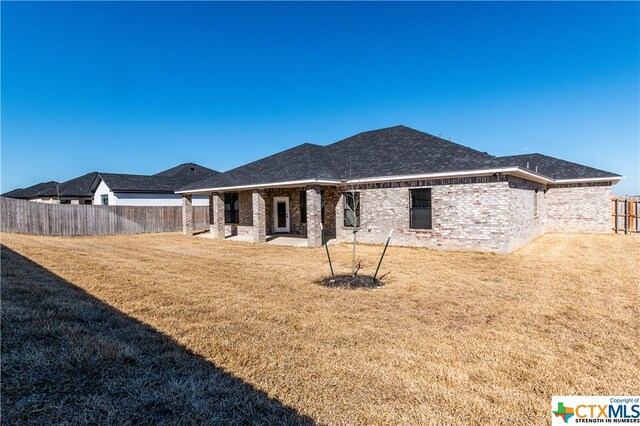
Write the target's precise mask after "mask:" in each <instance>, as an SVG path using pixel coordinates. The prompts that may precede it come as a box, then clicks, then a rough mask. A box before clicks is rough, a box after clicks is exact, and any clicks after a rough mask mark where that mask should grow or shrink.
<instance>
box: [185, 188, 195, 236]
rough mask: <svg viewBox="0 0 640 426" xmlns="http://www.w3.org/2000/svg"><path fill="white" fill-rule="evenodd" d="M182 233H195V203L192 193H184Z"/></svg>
mask: <svg viewBox="0 0 640 426" xmlns="http://www.w3.org/2000/svg"><path fill="white" fill-rule="evenodd" d="M182 233H183V234H184V235H193V203H192V202H191V194H182Z"/></svg>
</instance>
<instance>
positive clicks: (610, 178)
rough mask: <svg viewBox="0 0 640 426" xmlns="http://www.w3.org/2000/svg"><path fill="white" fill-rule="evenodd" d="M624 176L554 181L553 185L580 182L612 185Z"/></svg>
mask: <svg viewBox="0 0 640 426" xmlns="http://www.w3.org/2000/svg"><path fill="white" fill-rule="evenodd" d="M623 178H624V176H611V177H597V178H583V179H556V180H554V181H553V183H555V184H563V183H582V182H612V183H614V184H616V183H618V182H620V179H623Z"/></svg>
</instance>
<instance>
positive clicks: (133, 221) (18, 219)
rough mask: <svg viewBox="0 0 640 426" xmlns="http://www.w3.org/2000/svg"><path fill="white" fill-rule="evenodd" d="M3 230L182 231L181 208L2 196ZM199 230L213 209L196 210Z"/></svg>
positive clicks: (55, 233) (74, 232) (61, 232)
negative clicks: (42, 200)
mask: <svg viewBox="0 0 640 426" xmlns="http://www.w3.org/2000/svg"><path fill="white" fill-rule="evenodd" d="M0 214H1V215H2V216H1V217H0V231H1V232H16V233H20V234H32V235H51V236H74V235H111V234H142V233H147V232H176V231H181V230H182V207H180V206H163V207H155V206H93V205H83V204H80V205H76V204H48V203H37V202H33V201H28V200H17V199H13V198H5V197H0ZM193 222H194V223H193V225H194V229H195V230H204V229H209V207H208V206H195V207H193Z"/></svg>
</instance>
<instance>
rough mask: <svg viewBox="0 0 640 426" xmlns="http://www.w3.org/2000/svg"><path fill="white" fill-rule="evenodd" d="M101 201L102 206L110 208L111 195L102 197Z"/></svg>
mask: <svg viewBox="0 0 640 426" xmlns="http://www.w3.org/2000/svg"><path fill="white" fill-rule="evenodd" d="M100 199H101V200H102V205H103V206H108V205H109V195H108V194H104V195H101V196H100Z"/></svg>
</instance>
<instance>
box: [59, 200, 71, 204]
mask: <svg viewBox="0 0 640 426" xmlns="http://www.w3.org/2000/svg"><path fill="white" fill-rule="evenodd" d="M60 204H71V200H60Z"/></svg>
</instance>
